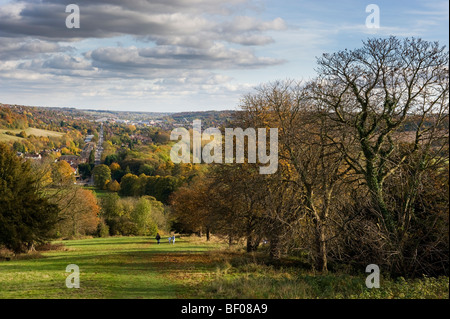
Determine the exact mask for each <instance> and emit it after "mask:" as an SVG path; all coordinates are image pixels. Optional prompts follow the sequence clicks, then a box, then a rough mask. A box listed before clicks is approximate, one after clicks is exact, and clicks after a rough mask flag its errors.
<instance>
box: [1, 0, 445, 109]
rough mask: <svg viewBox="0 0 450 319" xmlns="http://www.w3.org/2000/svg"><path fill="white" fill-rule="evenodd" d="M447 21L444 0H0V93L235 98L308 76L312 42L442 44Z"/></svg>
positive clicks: (12, 96)
mask: <svg viewBox="0 0 450 319" xmlns="http://www.w3.org/2000/svg"><path fill="white" fill-rule="evenodd" d="M69 4H76V5H77V6H78V8H79V28H76V27H74V28H68V27H67V24H66V20H68V21H69V22H70V23H73V22H76V19H74V15H73V14H74V11H71V10H68V12H66V8H67V6H68V5H69ZM370 4H375V5H376V6H377V7H378V9H379V20H378V21H379V25H378V28H370V27H369V26H371V25H372V24H373V23H374V22H375V21H376V20H374V19H372V17H373V16H374V15H375V14H376V12H374V11H371V10H368V11H366V8H367V6H368V5H370ZM75 13H76V12H75ZM368 17H369V19H368ZM366 20H369V25H367V24H366ZM70 23H69V26H70ZM448 28H449V2H448V1H447V0H445V1H441V0H430V1H427V0H412V1H403V0H402V1H399V0H389V1H385V0H379V1H378V0H369V1H362V0H340V1H332V0H316V1H312V0H309V1H305V0H126V1H125V0H123V1H122V0H97V1H93V0H29V1H21V0H19V1H15V0H0V103H7V104H20V105H30V106H49V107H75V108H80V109H97V110H112V111H141V112H188V111H207V110H236V109H238V108H239V104H240V101H241V98H242V97H243V96H244V95H245V94H248V93H251V92H252V91H253V90H254V88H255V87H257V86H258V85H260V84H262V83H266V82H271V81H276V80H284V79H294V80H309V79H313V78H314V77H315V76H316V71H315V68H316V58H317V57H319V56H321V55H322V54H323V53H332V52H337V51H340V50H344V49H356V48H359V47H361V46H362V41H364V40H367V39H368V38H373V37H377V38H381V37H388V36H391V35H393V36H397V37H399V38H403V37H420V38H422V39H424V40H428V41H439V43H440V44H441V45H445V46H447V48H448V38H449V34H448Z"/></svg>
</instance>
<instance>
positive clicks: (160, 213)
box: [101, 193, 167, 236]
mask: <svg viewBox="0 0 450 319" xmlns="http://www.w3.org/2000/svg"><path fill="white" fill-rule="evenodd" d="M101 206H102V217H103V219H104V221H105V224H106V225H107V226H108V227H109V233H110V234H111V235H124V236H127V235H149V236H153V235H155V234H156V232H158V230H166V229H167V219H166V217H165V215H164V206H163V204H162V203H160V202H158V201H156V200H155V198H153V197H148V196H144V197H141V198H139V199H137V198H132V197H127V198H120V196H119V195H118V194H117V193H109V194H107V195H106V196H105V197H103V198H102V200H101Z"/></svg>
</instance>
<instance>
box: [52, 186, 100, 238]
mask: <svg viewBox="0 0 450 319" xmlns="http://www.w3.org/2000/svg"><path fill="white" fill-rule="evenodd" d="M71 193H72V194H70V193H68V194H66V196H64V199H65V200H64V201H60V202H59V204H60V206H61V212H60V214H59V219H60V221H59V222H58V230H59V232H60V235H61V236H78V235H87V234H93V233H94V232H95V231H96V230H97V226H98V223H99V218H98V214H99V213H100V206H99V205H98V204H97V198H96V197H95V194H94V193H93V192H92V191H90V190H87V189H83V188H79V187H77V188H72V189H71Z"/></svg>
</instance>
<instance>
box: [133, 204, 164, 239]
mask: <svg viewBox="0 0 450 319" xmlns="http://www.w3.org/2000/svg"><path fill="white" fill-rule="evenodd" d="M130 219H131V221H132V222H134V223H135V225H136V234H137V235H149V236H154V235H156V233H157V232H158V226H157V225H156V223H155V222H154V220H153V219H152V204H151V202H150V201H149V200H148V199H147V198H145V197H141V198H140V199H139V201H138V202H137V203H136V206H135V207H134V209H133V211H132V212H131V216H130Z"/></svg>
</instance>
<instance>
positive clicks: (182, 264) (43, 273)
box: [0, 237, 217, 299]
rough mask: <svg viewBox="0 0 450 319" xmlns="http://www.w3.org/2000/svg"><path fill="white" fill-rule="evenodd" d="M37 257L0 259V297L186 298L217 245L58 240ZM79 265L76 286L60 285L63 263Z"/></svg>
mask: <svg viewBox="0 0 450 319" xmlns="http://www.w3.org/2000/svg"><path fill="white" fill-rule="evenodd" d="M64 246H65V249H61V250H57V251H49V252H44V253H41V256H40V257H39V258H34V259H23V260H20V259H19V260H11V261H0V298H39V299H40V298H107V299H113V298H133V299H136V298H152V299H155V298H180V297H183V298H189V297H191V294H192V293H195V290H196V289H195V287H197V286H198V285H199V283H201V282H202V281H203V280H204V279H205V278H208V277H209V276H210V275H211V274H212V273H213V271H214V265H212V264H211V261H210V259H209V258H208V256H209V255H208V251H209V250H211V249H214V248H216V247H217V246H215V245H211V244H204V243H194V242H191V241H190V240H188V239H181V240H177V242H176V243H175V245H172V244H169V243H168V242H167V241H164V240H162V242H161V244H160V245H157V244H156V242H155V240H154V239H153V238H148V237H111V238H96V239H84V240H70V241H64ZM69 264H76V265H77V266H78V267H79V269H80V288H78V289H76V288H72V289H69V288H67V287H66V278H67V276H68V275H69V273H68V272H66V267H67V265H69Z"/></svg>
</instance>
